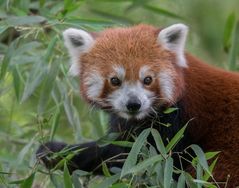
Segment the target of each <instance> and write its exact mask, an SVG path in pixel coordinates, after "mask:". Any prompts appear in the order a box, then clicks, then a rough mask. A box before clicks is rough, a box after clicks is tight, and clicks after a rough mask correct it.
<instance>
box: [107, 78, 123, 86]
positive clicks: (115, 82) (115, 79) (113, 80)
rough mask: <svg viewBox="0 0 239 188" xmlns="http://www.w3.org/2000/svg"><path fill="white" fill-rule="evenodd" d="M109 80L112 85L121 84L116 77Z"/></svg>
mask: <svg viewBox="0 0 239 188" xmlns="http://www.w3.org/2000/svg"><path fill="white" fill-rule="evenodd" d="M110 82H111V84H112V85H113V86H120V85H121V80H120V79H119V78H117V77H113V78H111V79H110Z"/></svg>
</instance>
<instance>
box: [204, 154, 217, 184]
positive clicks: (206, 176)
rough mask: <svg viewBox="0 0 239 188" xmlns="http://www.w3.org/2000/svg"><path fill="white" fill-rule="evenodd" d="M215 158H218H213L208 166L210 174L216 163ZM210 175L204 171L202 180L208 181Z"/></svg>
mask: <svg viewBox="0 0 239 188" xmlns="http://www.w3.org/2000/svg"><path fill="white" fill-rule="evenodd" d="M217 160H218V158H216V159H214V160H213V162H212V164H211V165H210V166H209V171H210V172H211V174H212V172H213V169H214V168H215V166H216V164H217ZM210 177H211V175H210V174H209V173H207V172H205V174H204V176H203V180H205V181H208V180H209V178H210Z"/></svg>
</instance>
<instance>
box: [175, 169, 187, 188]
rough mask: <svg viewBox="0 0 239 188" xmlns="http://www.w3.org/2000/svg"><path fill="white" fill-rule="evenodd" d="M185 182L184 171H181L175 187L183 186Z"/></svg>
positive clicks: (183, 187) (181, 187)
mask: <svg viewBox="0 0 239 188" xmlns="http://www.w3.org/2000/svg"><path fill="white" fill-rule="evenodd" d="M185 184H186V179H185V175H184V172H182V173H181V174H180V176H179V178H178V184H177V188H185Z"/></svg>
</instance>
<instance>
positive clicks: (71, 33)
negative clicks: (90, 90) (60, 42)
mask: <svg viewBox="0 0 239 188" xmlns="http://www.w3.org/2000/svg"><path fill="white" fill-rule="evenodd" d="M63 37H64V41H65V46H66V47H67V49H68V52H69V54H70V57H71V67H70V71H69V72H70V74H71V75H73V76H77V75H79V73H80V56H81V54H82V53H85V52H87V51H89V50H90V48H91V47H92V46H93V44H94V38H93V36H92V35H91V34H90V33H87V32H86V31H83V30H79V29H74V28H70V29H67V30H65V31H64V32H63Z"/></svg>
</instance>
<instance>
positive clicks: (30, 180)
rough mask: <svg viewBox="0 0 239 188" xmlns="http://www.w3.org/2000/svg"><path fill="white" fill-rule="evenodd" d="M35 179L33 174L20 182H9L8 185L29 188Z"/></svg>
mask: <svg viewBox="0 0 239 188" xmlns="http://www.w3.org/2000/svg"><path fill="white" fill-rule="evenodd" d="M34 178H35V172H34V173H32V174H31V175H29V176H28V177H27V178H24V179H21V180H16V181H11V182H9V183H8V184H17V185H19V184H20V188H31V187H32V184H33V181H34Z"/></svg>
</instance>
